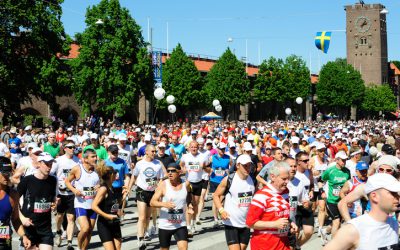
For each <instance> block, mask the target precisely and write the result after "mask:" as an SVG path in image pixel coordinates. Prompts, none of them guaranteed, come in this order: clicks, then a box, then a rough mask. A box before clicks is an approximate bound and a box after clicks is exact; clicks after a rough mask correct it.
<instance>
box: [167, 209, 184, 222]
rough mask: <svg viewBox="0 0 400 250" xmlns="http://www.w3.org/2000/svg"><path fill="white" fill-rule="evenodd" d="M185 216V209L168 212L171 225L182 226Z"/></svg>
mask: <svg viewBox="0 0 400 250" xmlns="http://www.w3.org/2000/svg"><path fill="white" fill-rule="evenodd" d="M183 216H184V215H183V209H170V210H168V222H169V223H171V224H181V223H182V220H183Z"/></svg>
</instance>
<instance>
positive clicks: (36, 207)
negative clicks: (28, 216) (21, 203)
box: [33, 201, 51, 214]
mask: <svg viewBox="0 0 400 250" xmlns="http://www.w3.org/2000/svg"><path fill="white" fill-rule="evenodd" d="M50 209H51V202H46V201H39V202H35V203H34V204H33V212H34V213H38V214H41V213H47V212H50Z"/></svg>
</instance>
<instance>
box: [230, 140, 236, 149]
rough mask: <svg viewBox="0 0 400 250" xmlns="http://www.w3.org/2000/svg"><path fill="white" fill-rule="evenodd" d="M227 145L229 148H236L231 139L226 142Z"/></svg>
mask: <svg viewBox="0 0 400 250" xmlns="http://www.w3.org/2000/svg"><path fill="white" fill-rule="evenodd" d="M228 147H229V148H236V143H235V142H233V141H230V142H228Z"/></svg>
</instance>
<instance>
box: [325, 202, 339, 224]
mask: <svg viewBox="0 0 400 250" xmlns="http://www.w3.org/2000/svg"><path fill="white" fill-rule="evenodd" d="M326 208H327V210H328V215H329V217H331V219H332V220H336V219H341V218H342V216H341V215H340V212H339V208H338V206H337V204H332V203H326Z"/></svg>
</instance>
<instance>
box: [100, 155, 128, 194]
mask: <svg viewBox="0 0 400 250" xmlns="http://www.w3.org/2000/svg"><path fill="white" fill-rule="evenodd" d="M105 164H106V165H107V166H110V167H113V168H114V169H115V170H117V171H118V172H117V176H116V178H115V181H114V182H113V184H112V186H113V187H114V188H121V187H122V186H124V180H125V175H127V174H129V173H130V169H129V168H128V165H127V164H126V161H124V160H123V159H121V158H117V160H116V161H112V160H110V159H107V160H105Z"/></svg>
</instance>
